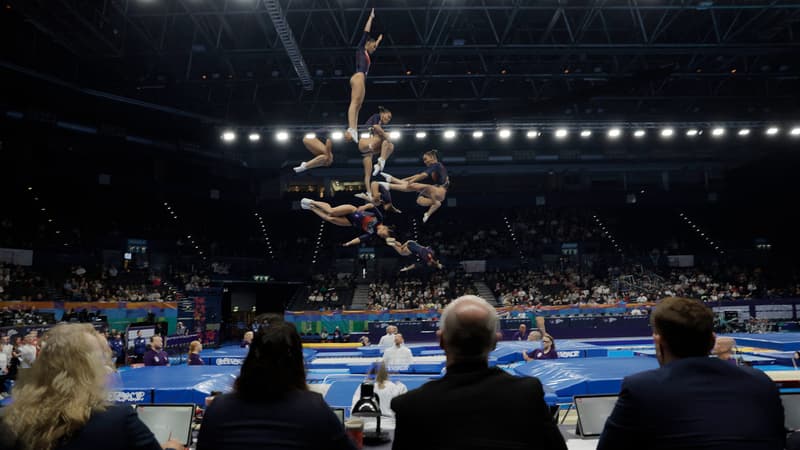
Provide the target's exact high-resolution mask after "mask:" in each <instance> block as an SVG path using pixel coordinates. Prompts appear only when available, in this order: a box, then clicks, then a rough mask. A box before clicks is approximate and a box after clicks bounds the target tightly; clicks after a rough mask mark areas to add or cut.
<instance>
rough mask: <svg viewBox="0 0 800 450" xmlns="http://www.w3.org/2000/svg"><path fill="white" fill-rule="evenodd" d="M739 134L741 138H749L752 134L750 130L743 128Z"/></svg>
mask: <svg viewBox="0 0 800 450" xmlns="http://www.w3.org/2000/svg"><path fill="white" fill-rule="evenodd" d="M737 134H738V135H739V136H747V135H748V134H750V130H748V129H747V128H742V129H741V130H739V132H738V133H737Z"/></svg>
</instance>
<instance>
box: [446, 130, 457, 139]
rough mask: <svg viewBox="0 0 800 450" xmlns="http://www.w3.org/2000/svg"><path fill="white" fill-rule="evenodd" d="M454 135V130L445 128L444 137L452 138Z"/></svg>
mask: <svg viewBox="0 0 800 450" xmlns="http://www.w3.org/2000/svg"><path fill="white" fill-rule="evenodd" d="M455 137H456V130H446V131H445V132H444V138H445V139H454V138H455Z"/></svg>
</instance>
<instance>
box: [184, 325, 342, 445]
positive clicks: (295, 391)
mask: <svg viewBox="0 0 800 450" xmlns="http://www.w3.org/2000/svg"><path fill="white" fill-rule="evenodd" d="M251 345H252V350H253V351H251V352H249V353H248V354H247V357H246V358H245V361H244V364H243V365H242V370H241V373H240V375H239V377H238V378H237V379H236V382H235V383H234V387H233V392H232V393H230V394H223V395H220V396H217V397H216V398H215V399H214V401H213V403H211V405H209V407H208V409H206V411H205V417H204V418H203V426H202V428H200V435H199V436H198V440H197V450H228V449H243V448H285V447H287V445H288V444H287V443H291V447H292V448H295V449H307V450H316V449H325V450H336V449H348V450H351V449H353V448H354V447H353V444H352V443H351V442H350V439H349V438H348V437H347V435H346V434H345V432H344V427H343V426H342V424H341V423H340V422H339V420H338V419H337V418H336V416H335V415H334V414H333V412H332V411H331V409H330V407H329V406H328V405H327V404H326V403H325V401H324V400H323V399H322V397H321V396H320V395H319V394H317V393H314V392H310V391H309V390H308V386H307V385H306V374H305V365H304V364H303V348H302V345H301V342H300V336H299V335H298V334H297V329H296V328H295V327H294V325H292V324H289V323H285V322H275V323H272V324H270V326H269V327H266V328H262V329H261V330H260V331H259V332H258V334H256V336H255V337H254V339H253V342H252V344H251Z"/></svg>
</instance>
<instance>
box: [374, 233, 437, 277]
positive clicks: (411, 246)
mask: <svg viewBox="0 0 800 450" xmlns="http://www.w3.org/2000/svg"><path fill="white" fill-rule="evenodd" d="M386 244H387V245H389V246H390V247H392V248H393V249H395V251H396V252H397V253H399V254H401V255H403V256H411V255H414V256H416V257H417V258H419V262H416V263H414V264H411V265H408V266H405V267H403V268H402V269H400V272H407V271H409V270H413V269H422V268H425V267H429V268H432V269H441V268H442V267H443V266H442V263H440V262H439V261H438V260H436V257H435V256H434V255H435V252H434V251H433V249H432V248H430V247H425V246H423V245H421V244H419V243H418V242H417V241H406V242H405V243H403V244H401V243H399V242H397V241H396V240H395V239H394V238H389V239H386Z"/></svg>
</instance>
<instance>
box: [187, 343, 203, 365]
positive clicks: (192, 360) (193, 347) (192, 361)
mask: <svg viewBox="0 0 800 450" xmlns="http://www.w3.org/2000/svg"><path fill="white" fill-rule="evenodd" d="M201 351H203V344H201V343H200V341H192V342H190V343H189V358H188V364H189V365H190V366H202V365H203V364H205V363H204V362H203V360H202V359H201V358H200V352H201Z"/></svg>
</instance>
